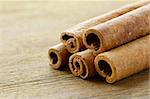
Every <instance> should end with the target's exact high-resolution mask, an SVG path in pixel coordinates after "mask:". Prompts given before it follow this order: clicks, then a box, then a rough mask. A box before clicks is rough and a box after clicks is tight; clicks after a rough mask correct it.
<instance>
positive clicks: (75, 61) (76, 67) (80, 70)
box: [69, 49, 96, 79]
mask: <svg viewBox="0 0 150 99" xmlns="http://www.w3.org/2000/svg"><path fill="white" fill-rule="evenodd" d="M94 58H95V56H94V55H93V51H92V50H89V49H88V50H85V51H82V52H78V53H75V54H73V55H72V56H71V57H70V58H69V68H70V70H71V72H72V74H73V75H74V76H79V77H81V78H82V79H86V78H89V77H92V76H94V75H95V74H96V70H95V67H94Z"/></svg>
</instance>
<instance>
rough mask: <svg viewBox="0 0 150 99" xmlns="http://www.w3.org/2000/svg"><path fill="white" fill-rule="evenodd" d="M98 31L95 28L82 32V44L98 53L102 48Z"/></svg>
mask: <svg viewBox="0 0 150 99" xmlns="http://www.w3.org/2000/svg"><path fill="white" fill-rule="evenodd" d="M101 38H102V37H101V35H100V33H99V32H98V31H97V30H95V29H89V30H87V31H86V32H85V33H84V34H83V43H84V45H85V46H86V47H87V48H89V49H92V50H94V53H99V52H100V51H101V50H102V40H101Z"/></svg>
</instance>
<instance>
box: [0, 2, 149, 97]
mask: <svg viewBox="0 0 150 99" xmlns="http://www.w3.org/2000/svg"><path fill="white" fill-rule="evenodd" d="M118 1H119V0H118ZM131 2H134V1H125V0H124V1H123V0H122V1H121V0H120V2H114V1H110V2H107V0H104V1H99V2H98V1H93V2H92V1H39V2H35V1H28V2H25V1H22V2H15V1H1V2H0V99H3V98H4V99H8V98H10V99H52V98H54V99H56V98H58V99H61V98H63V99H78V98H81V99H90V98H98V99H99V98H102V99H106V98H113V99H116V98H119V99H121V98H123V99H131V98H148V97H149V96H150V90H149V89H150V88H149V70H144V71H143V72H141V73H138V74H135V75H133V76H130V77H128V78H126V79H123V80H121V81H118V82H117V83H115V84H107V83H106V82H105V81H103V80H101V79H100V78H99V77H95V78H93V79H89V80H82V79H80V78H77V77H74V76H73V75H72V74H71V73H70V71H69V70H64V71H58V70H53V69H52V68H50V66H49V60H48V58H47V51H48V48H49V47H50V46H52V45H55V44H57V43H59V35H60V32H61V31H63V30H65V29H67V28H69V27H71V26H73V25H75V24H77V23H79V22H82V21H84V20H86V19H88V18H91V17H94V16H97V15H100V14H103V13H106V12H108V11H110V10H113V9H116V8H119V7H120V6H123V5H125V4H128V3H131Z"/></svg>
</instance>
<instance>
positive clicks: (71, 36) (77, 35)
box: [61, 0, 150, 53]
mask: <svg viewBox="0 0 150 99" xmlns="http://www.w3.org/2000/svg"><path fill="white" fill-rule="evenodd" d="M149 2H150V1H149V0H147V1H140V2H137V3H134V4H130V5H127V6H124V7H122V8H120V9H117V10H114V11H111V12H109V13H106V14H104V15H100V16H98V17H95V18H92V19H89V20H87V21H85V22H82V23H80V24H78V25H76V26H74V27H72V28H70V29H68V30H66V31H64V32H62V34H61V41H62V42H63V43H64V45H66V47H67V49H68V51H69V52H70V53H75V52H78V51H81V50H83V49H85V46H84V44H83V40H82V35H83V33H84V32H85V31H86V30H87V29H88V28H90V27H92V26H95V25H98V24H100V23H104V22H106V21H108V20H110V19H113V18H116V17H118V16H121V15H123V14H125V13H127V12H130V11H132V10H135V9H137V8H139V7H141V6H143V5H146V4H148V3H149Z"/></svg>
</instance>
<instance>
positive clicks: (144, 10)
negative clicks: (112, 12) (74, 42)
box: [83, 4, 150, 54]
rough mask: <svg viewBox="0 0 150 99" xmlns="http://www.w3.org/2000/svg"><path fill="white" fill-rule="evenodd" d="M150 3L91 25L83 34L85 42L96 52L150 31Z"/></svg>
mask: <svg viewBox="0 0 150 99" xmlns="http://www.w3.org/2000/svg"><path fill="white" fill-rule="evenodd" d="M148 17H150V4H148V5H145V6H143V7H141V8H138V9H135V10H133V11H131V12H128V13H126V14H124V15H122V16H119V17H117V18H114V19H112V20H109V21H107V22H105V23H102V24H99V25H97V26H94V27H91V28H90V29H88V30H87V31H86V32H85V33H84V35H83V42H84V44H85V46H86V47H87V48H89V49H93V50H94V51H95V52H94V53H95V54H98V53H100V52H103V51H106V50H109V49H111V48H114V47H117V46H119V45H121V44H124V43H126V42H129V41H131V40H134V39H136V38H139V37H142V36H144V35H146V34H149V33H150V27H149V22H150V20H149V19H148Z"/></svg>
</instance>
